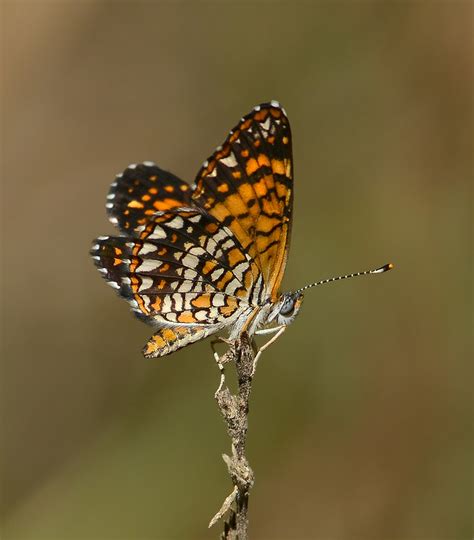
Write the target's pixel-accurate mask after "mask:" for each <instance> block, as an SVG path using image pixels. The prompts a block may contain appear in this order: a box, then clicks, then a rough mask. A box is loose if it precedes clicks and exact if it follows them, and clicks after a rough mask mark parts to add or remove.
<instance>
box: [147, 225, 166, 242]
mask: <svg viewBox="0 0 474 540" xmlns="http://www.w3.org/2000/svg"><path fill="white" fill-rule="evenodd" d="M148 238H149V239H150V240H159V239H163V238H166V232H165V231H164V230H163V227H160V225H156V227H155V228H154V229H153V232H152V233H151V234H150V236H149V237H148Z"/></svg>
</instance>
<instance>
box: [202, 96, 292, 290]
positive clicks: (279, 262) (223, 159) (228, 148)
mask: <svg viewBox="0 0 474 540" xmlns="http://www.w3.org/2000/svg"><path fill="white" fill-rule="evenodd" d="M193 201H194V202H195V204H196V205H199V206H202V207H203V208H204V209H205V210H206V211H207V212H209V213H210V214H211V215H213V216H215V217H216V218H217V219H218V220H219V221H220V222H221V223H223V224H224V225H226V226H228V227H229V228H230V229H231V230H232V232H233V233H234V234H235V236H236V238H237V239H238V240H239V242H240V244H241V245H242V247H243V248H244V249H245V250H246V251H247V252H248V253H249V255H250V256H251V257H252V258H253V259H254V260H255V261H256V263H257V264H258V266H259V268H260V271H261V273H262V275H263V278H264V281H265V283H266V286H267V290H268V291H269V292H270V293H271V294H272V297H274V296H275V295H276V293H277V291H278V289H279V286H280V282H281V279H282V276H283V272H284V268H285V264H286V259H287V254H288V247H289V233H290V226H291V213H292V201H293V183H292V150H291V132H290V125H289V121H288V118H287V117H286V114H285V112H284V110H283V109H282V108H281V107H280V105H279V104H278V103H277V102H271V103H267V104H262V105H260V106H258V107H256V108H255V109H254V110H253V111H252V112H251V113H250V114H248V115H247V116H245V117H243V118H242V119H241V121H240V123H239V124H238V125H237V126H236V127H235V128H234V129H233V130H232V131H231V132H230V134H229V136H228V137H227V139H226V140H225V142H224V143H223V145H222V146H221V147H219V148H218V149H217V150H216V151H215V152H214V154H213V155H212V156H211V157H210V158H209V159H208V160H207V161H206V162H205V163H204V164H203V166H202V168H201V170H200V171H199V173H198V175H197V178H196V188H195V190H194V193H193Z"/></svg>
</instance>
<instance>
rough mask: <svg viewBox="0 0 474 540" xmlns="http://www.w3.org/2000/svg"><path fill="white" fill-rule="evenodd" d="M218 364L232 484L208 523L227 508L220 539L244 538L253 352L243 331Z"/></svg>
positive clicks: (251, 478) (249, 476) (249, 482)
mask: <svg viewBox="0 0 474 540" xmlns="http://www.w3.org/2000/svg"><path fill="white" fill-rule="evenodd" d="M227 362H235V366H236V369H237V381H238V391H237V394H236V395H233V394H232V393H231V392H230V390H229V388H228V387H227V386H225V378H224V368H223V365H224V363H227ZM218 364H219V367H220V369H221V373H222V377H221V384H220V386H219V388H218V390H217V392H216V393H215V398H216V401H217V405H218V407H219V410H220V412H221V414H222V416H223V418H224V420H225V422H226V425H227V432H228V434H229V437H230V438H231V443H232V455H231V456H228V455H226V454H224V455H223V456H222V457H223V459H224V462H225V463H226V465H227V468H228V470H229V474H230V477H231V480H232V483H233V485H234V488H233V490H232V493H231V494H230V495H229V496H228V497H227V498H226V499H225V501H224V503H223V505H222V507H221V509H220V510H219V512H217V514H216V515H215V516H214V517H213V518H212V520H211V522H210V524H209V527H212V525H214V524H215V523H217V521H219V520H220V519H221V518H222V517H223V516H224V515H225V514H226V513H227V511H229V516H228V518H227V520H226V521H225V524H224V532H223V533H222V536H221V539H222V540H247V538H248V532H247V531H248V517H247V510H248V502H249V491H250V489H251V488H252V486H253V482H254V475H253V471H252V469H251V468H250V466H249V464H248V461H247V458H246V457H245V443H246V440H247V427H248V412H249V397H250V392H251V389H252V374H253V367H254V365H253V364H254V353H253V348H252V343H251V341H250V338H249V337H248V335H247V334H246V333H243V334H242V335H241V336H240V337H239V339H238V340H236V341H235V342H233V343H231V344H230V348H229V350H228V351H227V353H225V354H224V355H223V356H222V357H221V358H220V359H219V362H218Z"/></svg>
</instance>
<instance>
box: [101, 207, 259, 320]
mask: <svg viewBox="0 0 474 540" xmlns="http://www.w3.org/2000/svg"><path fill="white" fill-rule="evenodd" d="M210 224H211V225H214V224H215V219H214V218H212V217H211V216H209V215H207V214H204V213H202V212H201V211H198V210H194V209H191V208H188V209H185V208H181V209H176V210H170V211H169V212H159V213H157V214H156V215H155V216H153V218H152V220H151V221H150V222H149V223H147V225H146V226H143V227H141V228H140V229H139V230H137V234H139V237H138V238H130V237H123V236H122V237H99V238H98V239H97V240H96V242H95V244H94V245H93V248H92V256H93V259H94V262H95V264H96V265H97V266H98V268H99V271H100V272H101V273H102V274H103V276H104V278H105V279H106V280H107V281H108V283H109V284H110V285H111V286H112V287H113V288H115V289H116V290H117V291H118V292H119V294H120V295H121V296H122V297H124V298H126V299H127V300H128V301H129V303H130V304H131V306H132V309H133V310H134V311H135V313H136V314H137V315H138V316H139V317H140V318H142V319H143V318H144V319H147V320H148V322H151V323H155V324H156V323H157V324H178V323H180V324H184V325H186V324H203V325H219V324H222V323H223V322H225V321H226V320H228V319H229V317H233V316H234V314H235V313H237V312H238V311H240V310H242V309H244V308H245V306H246V305H248V302H249V301H250V299H249V298H248V294H249V291H250V292H252V293H253V294H258V292H259V291H260V290H261V287H260V285H261V282H259V281H258V280H256V281H255V280H254V275H253V272H255V271H256V269H255V266H254V265H252V261H251V260H250V259H249V258H248V257H247V256H246V255H245V254H244V253H242V252H241V251H239V248H238V243H237V244H236V243H235V242H234V241H233V239H232V234H231V231H230V230H227V231H226V230H223V231H221V235H220V237H219V236H218V235H216V234H214V233H215V229H214V228H213V227H212V228H210V230H209V231H207V230H206V227H207V226H208V225H210ZM231 260H234V261H235V260H237V261H240V262H239V263H238V264H236V265H235V266H234V268H233V269H232V268H230V267H229V266H228V265H229V264H230V262H231ZM257 287H258V289H257Z"/></svg>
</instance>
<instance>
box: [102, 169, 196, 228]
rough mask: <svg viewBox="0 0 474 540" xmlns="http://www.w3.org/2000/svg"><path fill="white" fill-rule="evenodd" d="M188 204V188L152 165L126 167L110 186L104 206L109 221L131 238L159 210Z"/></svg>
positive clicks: (181, 181) (189, 193)
mask: <svg viewBox="0 0 474 540" xmlns="http://www.w3.org/2000/svg"><path fill="white" fill-rule="evenodd" d="M190 203H191V188H190V186H189V184H187V183H186V182H183V180H180V179H179V178H178V177H177V176H175V175H174V174H171V173H169V172H167V171H164V170H163V169H160V168H159V167H157V166H156V165H155V164H154V163H152V162H145V163H141V164H139V165H135V164H134V165H129V166H128V167H127V169H125V171H124V172H123V173H122V174H118V175H117V177H116V180H115V182H114V183H113V184H112V185H111V187H110V191H109V194H108V195H107V202H106V204H105V207H106V208H107V212H108V214H109V219H110V221H111V222H112V223H113V224H114V225H116V226H118V228H119V229H121V230H122V231H123V232H124V233H126V234H128V235H133V234H134V231H135V229H136V228H137V227H139V226H140V225H144V224H145V223H146V222H147V221H149V220H150V218H151V216H152V215H153V214H155V213H156V212H157V211H159V210H169V209H170V208H177V207H180V206H189V205H190Z"/></svg>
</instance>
